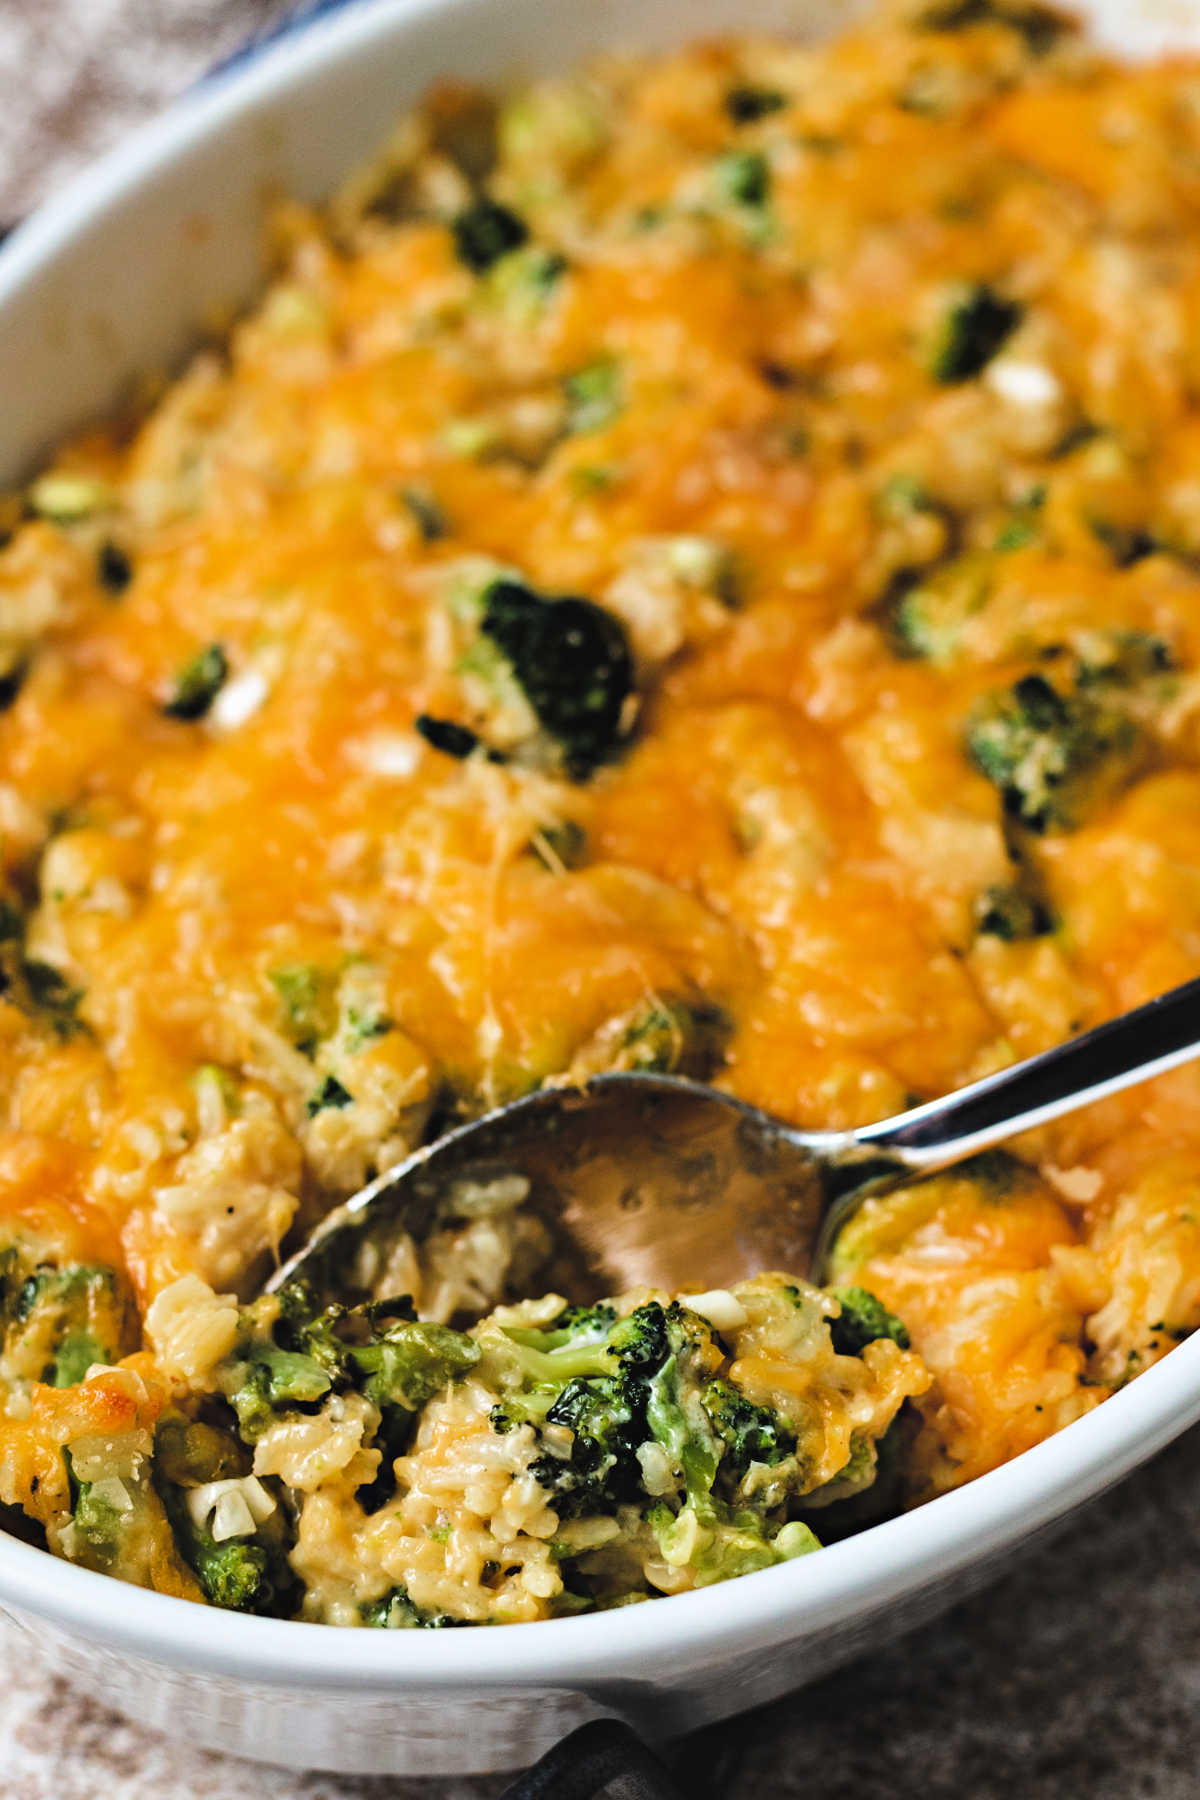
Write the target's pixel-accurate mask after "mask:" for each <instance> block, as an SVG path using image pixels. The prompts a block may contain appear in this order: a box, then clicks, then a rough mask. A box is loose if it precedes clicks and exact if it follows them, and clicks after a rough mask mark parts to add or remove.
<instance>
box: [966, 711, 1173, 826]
mask: <svg viewBox="0 0 1200 1800" xmlns="http://www.w3.org/2000/svg"><path fill="white" fill-rule="evenodd" d="M967 751H968V754H969V755H970V757H971V760H972V762H973V763H974V764H975V766H976V768H977V769H978V770H979V771H980V773H981V774H983V775H985V776H986V777H987V779H988V780H989V781H990V782H991V783H992V785H993V786H994V787H996V788H997V789H998V790H999V793H1000V798H1001V800H1002V802H1003V805H1004V810H1005V812H1006V813H1007V814H1008V816H1009V817H1010V818H1012V819H1014V820H1016V821H1017V822H1018V823H1019V824H1021V825H1024V826H1025V827H1026V828H1027V829H1028V830H1030V831H1034V832H1038V833H1042V832H1046V831H1070V830H1072V829H1073V828H1074V827H1075V826H1077V825H1079V824H1081V823H1082V822H1083V820H1084V819H1085V818H1086V817H1087V815H1088V813H1089V812H1091V811H1093V810H1094V809H1095V808H1096V807H1098V806H1099V805H1102V804H1103V803H1104V801H1105V800H1107V799H1108V798H1110V797H1111V796H1112V795H1113V794H1114V793H1116V792H1117V791H1118V790H1119V789H1120V788H1121V787H1124V786H1125V785H1126V784H1127V783H1128V782H1129V781H1131V780H1132V779H1133V777H1134V776H1135V775H1136V774H1137V772H1138V769H1139V768H1140V766H1141V765H1142V763H1143V761H1144V758H1145V744H1144V740H1143V737H1142V734H1141V732H1140V731H1139V730H1138V727H1137V726H1136V725H1135V724H1134V722H1133V720H1132V719H1130V718H1128V717H1127V716H1126V715H1125V714H1124V713H1121V712H1118V711H1116V710H1114V709H1112V708H1111V707H1108V706H1106V705H1104V704H1103V703H1102V702H1100V701H1098V700H1096V699H1094V698H1092V697H1091V696H1090V695H1089V694H1087V693H1086V692H1077V693H1075V694H1073V695H1069V696H1064V695H1062V694H1060V693H1059V692H1058V691H1057V689H1056V688H1054V687H1052V686H1051V684H1050V683H1049V682H1048V681H1047V680H1046V679H1045V677H1044V676H1042V675H1027V676H1025V677H1024V678H1023V679H1022V680H1020V681H1018V682H1017V683H1016V684H1015V685H1014V687H1013V688H1012V689H1011V690H1009V691H1008V692H1006V693H996V694H991V695H987V696H985V697H984V699H983V700H982V701H981V702H980V703H979V704H978V705H977V706H976V708H975V710H974V712H973V713H972V715H971V718H970V720H969V722H968V725H967Z"/></svg>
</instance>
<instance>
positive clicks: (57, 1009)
mask: <svg viewBox="0 0 1200 1800" xmlns="http://www.w3.org/2000/svg"><path fill="white" fill-rule="evenodd" d="M21 975H22V978H23V981H24V987H25V992H26V994H27V996H28V1008H27V1010H28V1011H29V1012H30V1013H31V1015H32V1016H33V1017H34V1018H37V1019H41V1020H42V1021H43V1022H44V1023H45V1024H47V1025H48V1026H49V1027H50V1029H51V1031H53V1033H54V1035H55V1037H57V1038H61V1039H62V1041H63V1042H64V1043H65V1042H66V1040H67V1039H68V1038H72V1037H74V1036H75V1035H76V1033H77V1032H80V1031H82V1030H83V1023H82V1021H81V1020H80V1018H79V1006H80V1002H81V1001H82V999H83V989H82V988H77V987H72V985H71V983H70V982H69V981H68V980H67V978H66V976H65V975H64V974H63V973H62V971H61V969H56V968H54V967H53V966H52V965H51V964H50V963H45V962H25V963H22V965H21Z"/></svg>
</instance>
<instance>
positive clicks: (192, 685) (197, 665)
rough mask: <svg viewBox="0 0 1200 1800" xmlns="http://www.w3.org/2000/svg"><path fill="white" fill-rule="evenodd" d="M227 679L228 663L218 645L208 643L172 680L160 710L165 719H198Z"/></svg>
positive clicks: (202, 715)
mask: <svg viewBox="0 0 1200 1800" xmlns="http://www.w3.org/2000/svg"><path fill="white" fill-rule="evenodd" d="M228 677H229V660H228V658H227V657H226V655H225V652H224V650H223V649H222V648H221V646H220V644H210V645H209V646H208V648H207V649H206V650H201V651H200V652H199V654H198V655H196V656H194V657H193V658H192V660H191V662H189V663H185V664H184V666H183V668H182V669H180V671H179V673H178V675H177V676H176V677H175V686H174V688H173V690H172V692H171V697H170V699H169V700H166V701H164V703H163V711H164V712H165V713H166V715H167V717H168V718H169V719H187V720H193V719H202V718H203V717H204V715H205V713H206V712H207V711H208V709H209V707H210V706H211V705H212V703H213V701H214V700H215V699H216V697H217V695H218V694H219V693H220V691H221V689H222V688H223V687H224V685H225V682H226V681H227V679H228Z"/></svg>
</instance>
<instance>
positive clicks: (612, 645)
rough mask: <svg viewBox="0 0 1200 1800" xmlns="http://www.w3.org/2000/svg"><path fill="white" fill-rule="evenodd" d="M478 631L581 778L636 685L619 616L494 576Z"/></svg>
mask: <svg viewBox="0 0 1200 1800" xmlns="http://www.w3.org/2000/svg"><path fill="white" fill-rule="evenodd" d="M479 629H480V632H481V634H482V635H483V637H484V638H486V639H487V640H488V641H489V642H490V643H491V644H492V645H494V647H495V648H496V649H497V650H498V651H499V652H500V654H501V655H502V656H503V658H504V659H505V661H506V662H507V664H508V665H509V666H510V667H511V670H512V673H513V675H514V676H515V678H516V681H517V683H518V685H519V686H520V688H521V690H522V692H523V693H524V695H525V698H526V700H527V701H528V702H529V705H530V706H531V707H532V709H533V712H534V714H535V715H536V717H537V719H538V722H539V724H540V725H541V726H542V728H543V730H545V731H546V732H547V733H548V734H549V735H550V737H552V738H553V739H554V740H555V741H556V742H557V744H558V745H559V746H560V747H561V752H562V756H563V761H564V764H565V767H566V771H567V773H568V774H569V775H570V776H571V777H572V778H573V779H575V780H579V781H582V780H586V778H587V777H588V776H589V775H591V774H592V772H593V771H594V770H595V769H596V768H597V766H598V765H599V764H600V763H602V762H604V761H605V760H606V759H607V758H608V757H609V756H610V755H611V754H612V752H613V750H614V748H615V746H616V743H617V740H618V737H619V734H620V730H621V724H622V718H623V714H624V710H625V703H626V701H627V700H628V698H629V696H630V694H631V693H632V691H633V658H632V656H631V655H630V651H629V643H628V639H627V638H626V635H625V629H624V627H623V626H622V625H621V623H620V621H619V620H617V619H615V618H614V617H613V615H612V614H611V613H608V612H605V611H604V609H603V608H602V607H599V606H596V605H594V604H593V603H592V601H590V600H583V599H579V598H576V597H575V596H566V597H564V598H562V599H546V598H543V597H542V596H541V595H540V594H537V593H535V592H534V590H533V589H532V588H529V587H526V586H525V585H524V584H523V583H522V582H519V581H510V580H506V579H500V580H497V581H493V582H492V583H491V584H490V586H489V587H488V588H487V590H486V591H485V593H484V596H483V611H482V616H481V618H480V624H479Z"/></svg>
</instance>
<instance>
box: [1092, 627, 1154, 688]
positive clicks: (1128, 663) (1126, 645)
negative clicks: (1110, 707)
mask: <svg viewBox="0 0 1200 1800" xmlns="http://www.w3.org/2000/svg"><path fill="white" fill-rule="evenodd" d="M1178 666H1179V665H1178V663H1177V662H1176V660H1175V657H1174V655H1173V653H1172V651H1171V647H1170V645H1169V644H1167V643H1165V642H1164V641H1163V639H1162V638H1160V637H1155V636H1154V635H1153V634H1152V633H1150V632H1146V631H1112V632H1107V633H1096V634H1094V635H1093V634H1089V636H1088V638H1087V640H1086V642H1085V643H1084V645H1083V647H1082V649H1081V650H1080V652H1079V686H1080V687H1081V688H1095V687H1100V688H1103V687H1112V688H1136V687H1139V686H1140V685H1141V684H1142V682H1145V681H1153V680H1154V679H1155V678H1156V677H1158V676H1162V675H1170V674H1173V673H1174V672H1175V670H1176V669H1177V668H1178Z"/></svg>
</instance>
